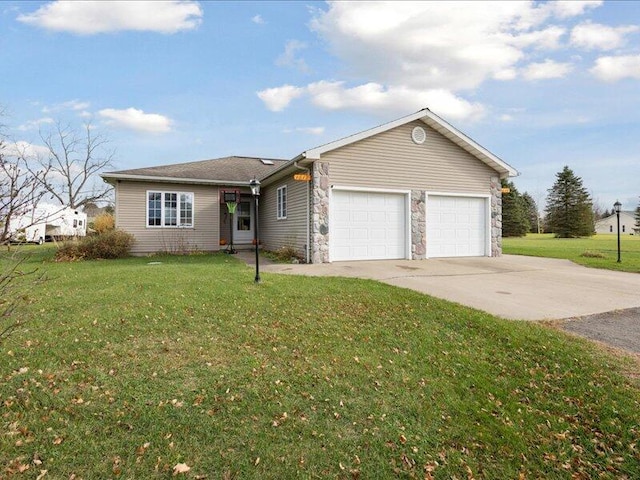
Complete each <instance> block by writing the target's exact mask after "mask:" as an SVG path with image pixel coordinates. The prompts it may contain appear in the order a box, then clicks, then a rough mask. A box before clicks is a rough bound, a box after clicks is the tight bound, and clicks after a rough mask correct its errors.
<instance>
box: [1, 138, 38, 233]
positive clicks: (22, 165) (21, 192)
mask: <svg viewBox="0 0 640 480" xmlns="http://www.w3.org/2000/svg"><path fill="white" fill-rule="evenodd" d="M15 149H16V151H11V150H10V149H8V148H7V145H6V143H4V142H3V141H1V140H0V243H6V242H7V241H8V240H9V239H10V237H11V235H12V233H13V231H14V229H15V228H14V227H15V226H16V223H17V222H18V221H21V220H22V219H24V218H27V217H28V216H29V215H30V214H32V215H31V216H32V217H33V214H34V212H35V211H36V208H37V206H38V202H39V201H40V199H41V198H42V196H43V195H44V193H45V191H44V190H43V189H42V188H41V183H42V181H43V173H44V172H43V171H33V170H31V169H30V168H29V166H28V161H27V158H26V152H24V151H22V152H21V151H20V150H19V147H18V146H16V147H15ZM32 220H34V221H37V219H34V218H32ZM23 223H24V222H23ZM30 223H33V222H30ZM20 226H21V227H23V228H24V227H26V226H28V225H20Z"/></svg>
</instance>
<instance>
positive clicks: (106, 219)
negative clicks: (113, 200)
mask: <svg viewBox="0 0 640 480" xmlns="http://www.w3.org/2000/svg"><path fill="white" fill-rule="evenodd" d="M115 228H116V219H115V217H114V216H113V215H111V214H110V213H101V214H100V215H98V216H97V217H96V218H95V219H94V220H93V229H94V230H95V231H96V232H98V233H105V232H108V231H109V230H114V229H115Z"/></svg>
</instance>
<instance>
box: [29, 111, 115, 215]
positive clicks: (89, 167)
mask: <svg viewBox="0 0 640 480" xmlns="http://www.w3.org/2000/svg"><path fill="white" fill-rule="evenodd" d="M40 138H41V139H42V141H43V142H44V145H45V147H46V148H47V150H48V155H47V158H42V157H39V158H38V160H37V162H36V164H37V166H38V168H39V169H42V170H41V171H42V172H43V173H42V175H40V176H39V177H38V179H39V180H40V181H41V186H42V187H43V189H44V190H46V191H47V192H49V193H50V194H51V195H52V198H56V199H57V200H58V201H59V202H60V203H61V204H62V205H66V206H69V207H71V208H79V207H82V206H84V205H85V204H87V203H95V202H97V201H100V200H104V199H106V198H108V197H109V195H110V194H111V186H110V185H108V184H106V183H103V182H102V181H99V177H98V175H97V174H98V173H100V172H101V171H102V170H104V169H105V168H108V167H111V166H112V160H113V156H114V153H113V151H111V150H109V149H108V143H109V141H108V139H107V138H106V137H105V136H104V135H101V134H94V133H93V129H92V127H91V124H90V123H86V124H85V125H84V130H83V132H82V133H81V134H80V133H79V132H77V131H76V130H74V129H72V128H71V127H70V126H69V125H67V126H64V127H63V126H62V125H61V124H60V123H58V124H57V125H56V127H55V130H54V131H51V132H49V133H47V134H43V133H42V132H41V133H40ZM32 173H33V171H32Z"/></svg>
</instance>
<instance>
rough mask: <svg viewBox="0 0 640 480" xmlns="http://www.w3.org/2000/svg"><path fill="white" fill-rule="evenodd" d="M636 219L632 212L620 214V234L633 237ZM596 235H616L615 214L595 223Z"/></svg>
mask: <svg viewBox="0 0 640 480" xmlns="http://www.w3.org/2000/svg"><path fill="white" fill-rule="evenodd" d="M635 225H636V218H635V214H634V212H629V211H622V212H620V234H626V235H633V234H634V230H633V229H634V228H636V226H635ZM596 233H615V234H617V233H618V219H617V216H616V214H615V213H614V214H613V215H609V216H608V217H606V218H603V219H600V220H598V221H597V222H596Z"/></svg>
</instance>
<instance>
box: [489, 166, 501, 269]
mask: <svg viewBox="0 0 640 480" xmlns="http://www.w3.org/2000/svg"><path fill="white" fill-rule="evenodd" d="M501 255H502V184H501V183H500V179H499V178H498V177H491V256H492V257H499V256H501Z"/></svg>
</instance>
